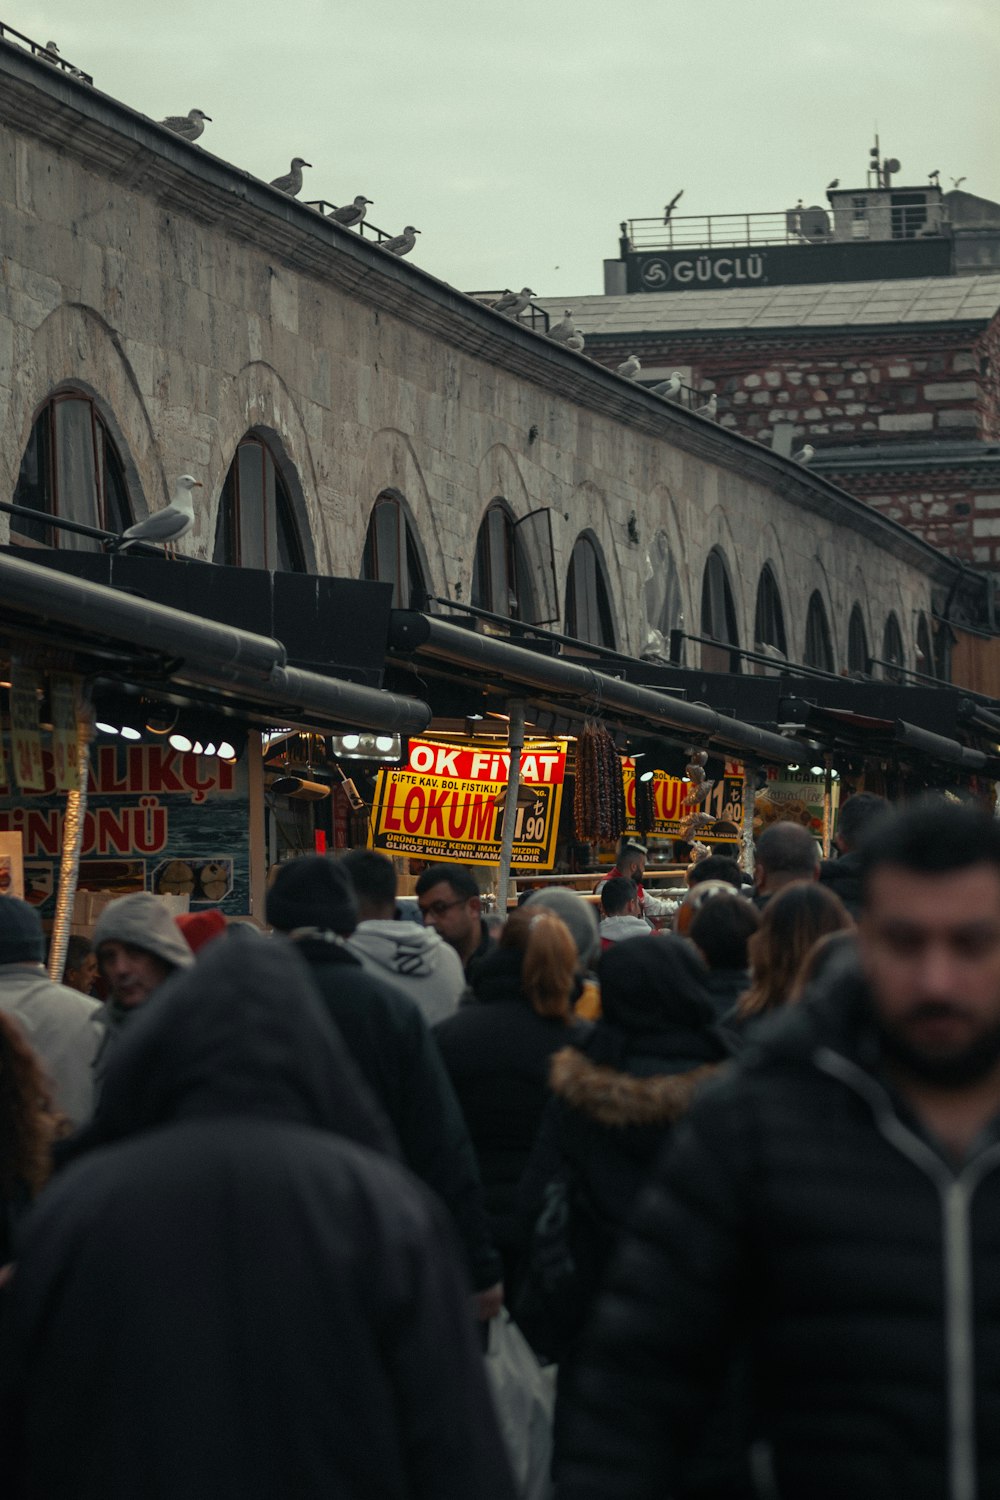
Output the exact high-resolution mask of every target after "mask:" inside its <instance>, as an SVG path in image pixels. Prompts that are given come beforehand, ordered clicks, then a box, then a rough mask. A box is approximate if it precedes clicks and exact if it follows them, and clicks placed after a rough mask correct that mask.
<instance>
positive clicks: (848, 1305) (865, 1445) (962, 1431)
mask: <svg viewBox="0 0 1000 1500" xmlns="http://www.w3.org/2000/svg"><path fill="white" fill-rule="evenodd" d="M861 867H862V914H861V921H860V925H859V934H858V944H857V950H858V951H857V955H856V956H854V955H852V954H848V955H847V956H846V957H845V958H843V959H841V960H839V961H837V962H835V963H833V964H831V966H830V967H829V968H827V969H826V970H825V971H824V972H823V974H822V976H821V977H820V979H819V980H818V981H817V983H816V985H815V986H814V987H813V989H812V990H811V991H810V992H807V995H806V997H805V998H804V1000H803V1001H802V1003H801V1004H799V1005H798V1006H795V1007H791V1008H789V1010H788V1011H787V1012H785V1013H782V1015H781V1016H780V1017H779V1018H778V1019H777V1020H776V1022H775V1023H773V1024H772V1025H771V1026H770V1027H769V1028H768V1029H766V1030H764V1031H763V1032H762V1033H758V1036H757V1037H756V1038H755V1039H754V1042H753V1043H752V1045H751V1048H750V1049H749V1050H748V1052H747V1054H746V1055H745V1059H744V1061H743V1064H742V1065H741V1066H740V1067H738V1068H737V1069H735V1070H734V1071H732V1072H731V1073H730V1074H729V1076H728V1077H726V1078H724V1079H723V1080H722V1081H720V1082H719V1083H718V1084H716V1085H714V1086H711V1087H710V1088H709V1089H708V1090H706V1092H705V1094H704V1095H703V1097H702V1098H701V1099H700V1100H698V1101H696V1103H695V1105H694V1107H693V1109H692V1111H691V1113H690V1115H689V1117H688V1120H687V1122H686V1123H685V1124H683V1125H681V1126H680V1127H678V1130H677V1132H676V1137H675V1142H674V1148H673V1150H672V1152H671V1153H670V1154H669V1155H668V1157H667V1158H666V1159H665V1160H662V1161H661V1162H660V1163H659V1165H658V1167H657V1169H656V1171H655V1172H654V1174H653V1177H652V1179H651V1183H650V1187H649V1190H648V1192H647V1194H646V1196H645V1198H644V1200H643V1201H642V1202H641V1204H640V1206H639V1209H638V1211H637V1213H636V1215H635V1217H634V1219H633V1222H632V1225H631V1230H630V1233H629V1234H628V1235H627V1236H626V1240H625V1242H624V1244H623V1247H622V1250H621V1253H620V1255H619V1258H618V1260H617V1263H616V1265H615V1267H614V1269H613V1270H612V1273H611V1277H610V1280H609V1282H608V1285H607V1289H606V1292H605V1295H604V1298H603V1299H602V1302H601V1303H600V1304H599V1306H598V1310H597V1314H596V1317H595V1320H594V1323H593V1324H592V1326H591V1329H590V1332H589V1336H588V1339H587V1341H586V1345H585V1348H584V1349H583V1350H581V1352H580V1355H579V1369H578V1376H577V1379H576V1382H575V1386H574V1390H573V1394H572V1398H571V1401H570V1402H569V1403H568V1410H567V1411H566V1414H565V1422H564V1423H563V1424H562V1428H561V1432H560V1453H559V1455H558V1473H559V1488H558V1491H557V1493H558V1496H559V1500H597V1497H598V1496H600V1497H601V1500H618V1497H625V1496H628V1497H629V1500H642V1497H652V1496H654V1495H655V1496H659V1495H663V1494H667V1493H669V1494H677V1495H689V1494H694V1493H698V1491H697V1490H696V1489H692V1488H685V1475H686V1473H687V1472H689V1471H686V1469H685V1461H686V1459H687V1458H688V1457H689V1455H690V1454H691V1452H692V1450H693V1448H694V1446H695V1445H696V1443H697V1440H698V1436H699V1432H700V1431H701V1430H702V1427H703V1423H704V1421H705V1420H706V1419H707V1418H711V1417H712V1416H713V1415H717V1412H718V1404H719V1393H720V1391H721V1389H722V1388H723V1386H724V1384H725V1382H726V1378H727V1376H731V1375H732V1373H733V1371H734V1369H739V1368H742V1369H743V1370H744V1373H745V1375H746V1378H745V1380H744V1382H743V1385H742V1389H743V1391H744V1392H745V1395H744V1397H743V1399H742V1401H741V1402H740V1403H739V1418H740V1422H739V1426H740V1428H741V1432H740V1440H739V1442H738V1444H737V1445H736V1451H737V1452H738V1453H739V1454H740V1455H741V1457H740V1459H739V1462H738V1464H736V1465H735V1466H734V1472H733V1474H732V1476H731V1484H730V1485H729V1487H727V1488H724V1489H722V1490H721V1491H720V1490H718V1489H715V1490H713V1491H712V1493H713V1495H716V1494H725V1495H732V1496H737V1495H743V1494H745V1493H748V1491H749V1490H750V1487H751V1486H753V1485H755V1486H756V1488H754V1489H753V1490H752V1492H753V1493H757V1494H768V1495H774V1496H778V1495H780V1496H781V1497H782V1500H835V1497H836V1500H842V1497H843V1496H845V1495H850V1496H851V1497H852V1500H886V1497H897V1496H898V1497H904V1496H905V1497H906V1500H977V1497H978V1500H986V1497H988V1496H994V1495H1000V1277H998V1275H997V1265H998V1257H1000V824H998V823H997V822H996V821H995V820H993V819H991V818H989V817H987V816H985V815H984V814H981V813H979V812H978V811H976V810H974V809H969V808H957V807H955V806H954V805H951V806H949V805H948V804H945V803H928V804H923V805H917V806H915V807H913V808H911V809H909V810H907V811H905V812H904V813H902V814H899V815H897V816H896V817H895V818H893V819H891V820H890V821H887V822H881V823H880V824H879V827H878V830H877V837H875V838H874V839H873V841H871V842H869V843H868V844H867V845H865V846H863V849H862V854H861ZM730 1411H731V1408H730Z"/></svg>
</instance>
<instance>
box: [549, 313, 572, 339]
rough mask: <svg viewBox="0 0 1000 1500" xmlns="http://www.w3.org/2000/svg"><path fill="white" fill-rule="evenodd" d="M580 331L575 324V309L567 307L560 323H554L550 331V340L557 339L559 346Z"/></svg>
mask: <svg viewBox="0 0 1000 1500" xmlns="http://www.w3.org/2000/svg"><path fill="white" fill-rule="evenodd" d="M578 332H579V329H578V328H577V326H576V324H575V323H574V322H573V309H572V308H571V307H567V309H566V311H565V313H564V314H563V316H562V318H561V319H560V321H559V322H558V323H553V324H552V327H551V328H550V329H549V338H550V339H555V341H556V343H557V344H564V343H565V342H566V340H567V339H568V338H569V337H570V336H571V335H572V334H574V333H578Z"/></svg>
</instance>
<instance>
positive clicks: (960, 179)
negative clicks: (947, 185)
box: [951, 177, 965, 193]
mask: <svg viewBox="0 0 1000 1500" xmlns="http://www.w3.org/2000/svg"><path fill="white" fill-rule="evenodd" d="M964 181H965V178H964V177H953V178H952V179H951V185H952V187H953V188H954V189H955V191H956V193H957V192H958V190H959V188H960V187H961V186H962V183H963V182H964Z"/></svg>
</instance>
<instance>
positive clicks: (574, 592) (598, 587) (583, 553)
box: [566, 536, 615, 647]
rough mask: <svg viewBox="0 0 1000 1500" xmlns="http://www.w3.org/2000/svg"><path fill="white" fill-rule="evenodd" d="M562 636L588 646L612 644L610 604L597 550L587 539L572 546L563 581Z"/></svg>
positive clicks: (613, 635)
mask: <svg viewBox="0 0 1000 1500" xmlns="http://www.w3.org/2000/svg"><path fill="white" fill-rule="evenodd" d="M566 634H567V635H571V636H574V637H575V638H576V640H578V641H589V642H590V643H591V645H592V646H611V647H613V646H614V644H615V632H614V625H613V623H612V619H611V601H610V600H609V598H608V590H607V585H606V584H605V582H604V575H603V573H602V572H601V564H600V560H599V559H598V556H597V548H596V547H595V546H594V544H593V542H592V541H591V540H590V538H589V537H586V536H578V537H577V539H576V541H575V542H574V544H573V553H572V556H571V557H570V560H569V573H568V574H567V577H566Z"/></svg>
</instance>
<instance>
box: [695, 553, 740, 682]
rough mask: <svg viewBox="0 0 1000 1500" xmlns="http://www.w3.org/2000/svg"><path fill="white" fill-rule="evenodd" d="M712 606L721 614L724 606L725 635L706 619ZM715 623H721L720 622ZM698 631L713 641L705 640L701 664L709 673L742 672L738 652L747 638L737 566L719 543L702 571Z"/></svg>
mask: <svg viewBox="0 0 1000 1500" xmlns="http://www.w3.org/2000/svg"><path fill="white" fill-rule="evenodd" d="M716 582H718V584H719V588H718V591H716V588H715V583H716ZM709 608H711V610H712V612H713V613H715V614H718V612H719V609H720V608H721V609H722V612H723V614H724V615H725V620H724V622H723V623H724V630H725V634H721V633H719V632H717V631H714V630H713V629H712V628H711V623H709V622H707V621H706V619H705V615H706V613H707V611H708V609H709ZM713 623H718V621H717V620H716V621H715V622H713ZM697 633H698V634H699V635H701V636H703V637H705V638H706V639H708V640H709V642H710V643H709V644H704V643H703V644H702V645H701V647H700V655H701V662H700V665H701V667H702V668H703V670H705V671H709V672H740V671H742V669H743V663H742V658H741V657H740V656H739V655H737V654H735V653H736V652H737V651H738V649H739V647H740V646H742V644H743V641H744V638H745V637H744V634H743V632H742V631H741V629H740V610H739V606H738V604H737V600H736V591H735V589H734V587H733V569H732V565H731V564H730V561H729V558H728V557H727V556H726V553H725V550H724V548H722V547H721V546H719V545H718V544H716V545H715V546H713V547H710V548H709V549H708V551H707V552H706V554H705V564H704V567H703V568H702V571H701V593H700V613H699V616H698V632H697ZM714 643H717V644H714Z"/></svg>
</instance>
